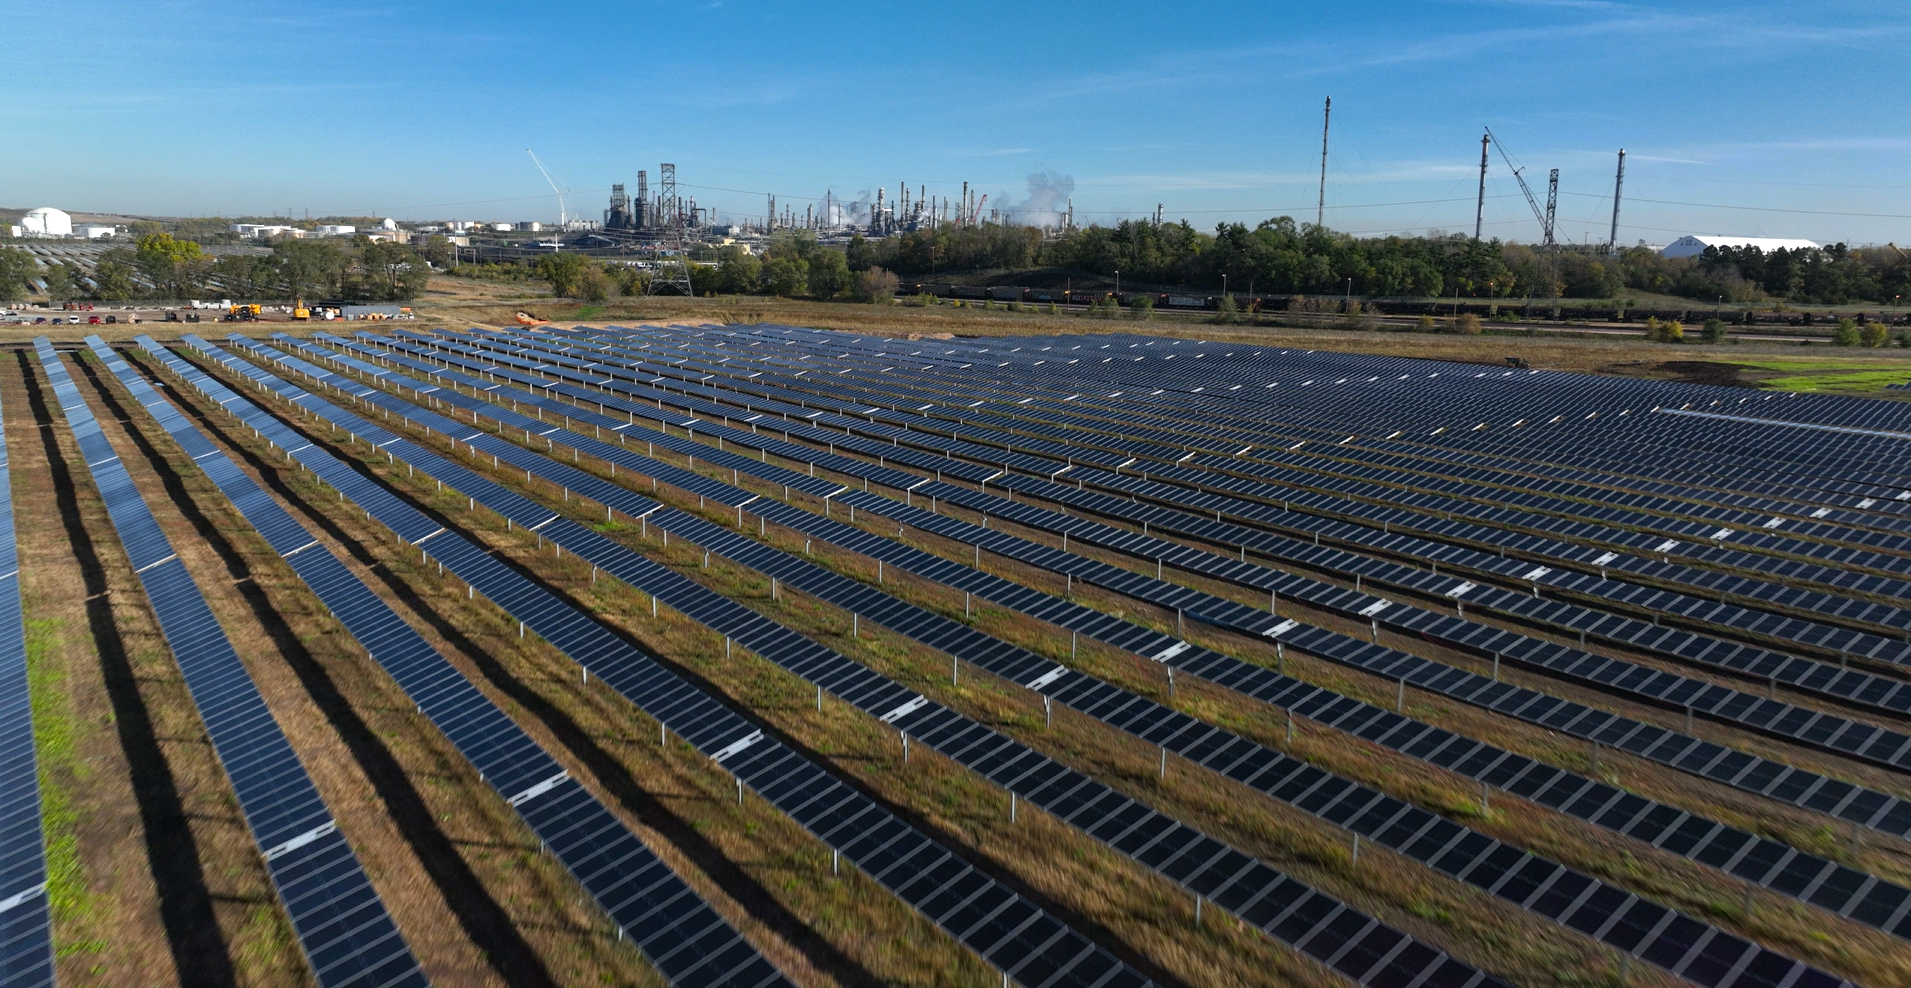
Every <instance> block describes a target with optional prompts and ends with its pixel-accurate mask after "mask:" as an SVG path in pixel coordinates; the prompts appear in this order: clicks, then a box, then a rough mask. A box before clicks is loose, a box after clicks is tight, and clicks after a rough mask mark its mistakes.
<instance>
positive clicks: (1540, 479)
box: [949, 382, 1911, 532]
mask: <svg viewBox="0 0 1911 988" xmlns="http://www.w3.org/2000/svg"><path fill="white" fill-rule="evenodd" d="M949 389H950V391H951V393H957V392H959V391H961V390H962V388H961V386H960V385H959V384H957V383H956V382H950V384H949ZM1097 390H1100V389H1097ZM1035 393H1036V394H1037V395H1038V396H1039V395H1042V394H1047V395H1050V396H1055V397H1049V398H1046V399H1042V398H1039V397H1038V400H1037V401H1036V402H1034V403H1033V407H1035V408H1040V409H1043V410H1044V411H1046V412H1049V413H1051V414H1059V415H1061V416H1062V418H1061V419H1059V421H1066V422H1070V423H1073V424H1075V425H1076V426H1078V427H1083V428H1089V429H1095V428H1106V427H1107V425H1108V423H1111V422H1120V423H1122V426H1123V427H1124V428H1125V427H1126V424H1127V423H1128V422H1129V421H1131V419H1129V418H1126V417H1116V416H1115V415H1114V414H1112V412H1111V406H1110V405H1109V403H1108V402H1107V401H1106V399H1107V398H1109V397H1112V396H1106V395H1098V394H1090V395H1086V396H1083V400H1082V401H1080V402H1079V403H1076V404H1074V405H1073V406H1072V407H1070V406H1066V405H1065V401H1066V399H1062V400H1057V399H1058V397H1059V394H1060V392H1059V388H1057V387H1054V386H1050V385H1047V384H1046V383H1045V384H1044V385H1043V386H1041V387H1039V388H1038V389H1036V391H1035ZM1097 399H1101V400H1097ZM1246 404H1247V402H1246V401H1245V400H1243V401H1240V402H1223V401H1208V402H1206V403H1205V406H1206V407H1204V408H1202V409H1201V411H1202V412H1203V415H1202V416H1200V417H1194V416H1191V415H1190V414H1189V411H1190V409H1188V408H1187V407H1186V406H1185V405H1180V406H1177V405H1175V404H1171V403H1165V402H1160V401H1156V402H1148V401H1146V400H1145V399H1144V400H1131V401H1130V402H1127V403H1124V404H1122V405H1120V406H1114V407H1115V408H1119V410H1120V411H1121V412H1130V411H1132V410H1133V406H1135V405H1143V406H1147V407H1152V408H1154V409H1156V410H1155V411H1154V412H1151V413H1150V414H1148V415H1146V416H1144V417H1143V418H1144V420H1147V421H1154V422H1158V423H1160V424H1161V425H1162V426H1163V427H1164V428H1165V429H1166V433H1165V435H1164V436H1163V439H1162V441H1163V442H1168V443H1172V444H1177V445H1180V444H1185V445H1189V446H1199V445H1202V444H1203V443H1204V442H1205V441H1206V434H1209V433H1212V434H1213V436H1214V438H1216V439H1234V440H1241V441H1248V442H1252V443H1254V444H1256V445H1259V446H1263V447H1266V448H1267V449H1268V450H1273V449H1281V448H1285V447H1286V446H1287V445H1289V444H1292V443H1293V442H1295V441H1296V440H1308V441H1309V442H1315V443H1318V442H1325V443H1329V444H1334V445H1335V447H1336V448H1334V449H1333V451H1332V455H1333V457H1334V458H1335V459H1340V460H1345V461H1349V462H1351V463H1354V464H1356V465H1358V464H1367V465H1384V466H1391V467H1395V468H1399V469H1403V470H1409V471H1413V472H1415V473H1417V474H1420V475H1422V476H1426V477H1430V478H1435V479H1438V478H1441V477H1452V478H1459V479H1465V480H1469V481H1473V482H1475V483H1482V484H1489V485H1492V486H1496V487H1503V488H1506V489H1508V490H1515V491H1526V492H1530V493H1543V494H1548V495H1552V496H1555V497H1558V496H1571V497H1580V498H1586V499H1590V500H1602V501H1611V502H1613V503H1617V504H1621V505H1624V506H1627V507H1630V508H1634V509H1638V510H1648V511H1655V512H1659V513H1665V514H1670V515H1680V514H1691V515H1695V516H1697V517H1701V518H1716V519H1719V520H1729V519H1730V518H1732V517H1734V515H1732V514H1724V513H1721V512H1738V513H1740V516H1743V517H1745V518H1746V519H1747V520H1748V521H1755V522H1762V516H1765V515H1771V514H1778V515H1790V516H1793V517H1794V518H1795V519H1796V520H1798V521H1800V522H1804V523H1807V524H1809V523H1816V522H1821V521H1822V520H1826V519H1828V521H1824V523H1826V524H1834V525H1835V524H1840V523H1845V524H1851V525H1858V526H1864V527H1867V528H1870V529H1872V530H1875V531H1879V532H1902V531H1905V530H1907V529H1911V519H1907V518H1904V517H1902V516H1894V515H1890V514H1884V513H1879V512H1875V511H1869V510H1863V509H1858V508H1857V502H1858V501H1859V500H1860V498H1858V497H1855V496H1854V497H1850V498H1848V499H1842V500H1841V499H1838V498H1832V499H1831V500H1832V504H1830V505H1825V504H1824V501H1825V500H1826V499H1825V497H1824V494H1825V493H1826V492H1823V491H1816V490H1812V489H1811V488H1804V487H1793V486H1789V485H1781V484H1753V485H1751V487H1750V489H1741V490H1732V489H1729V488H1727V489H1716V488H1707V487H1704V486H1700V485H1698V484H1696V483H1693V482H1690V481H1685V480H1677V481H1675V480H1663V479H1660V480H1646V479H1633V478H1631V477H1628V476H1625V475H1621V474H1611V473H1605V472H1594V471H1590V470H1579V469H1568V468H1559V467H1550V466H1547V465H1544V464H1537V463H1534V462H1531V461H1522V460H1515V459H1512V458H1504V457H1491V456H1486V455H1478V454H1474V455H1465V454H1453V453H1450V452H1449V451H1446V450H1443V449H1440V448H1439V447H1429V446H1422V445H1420V444H1419V443H1417V442H1410V441H1408V440H1406V439H1404V438H1403V439H1399V440H1398V441H1394V440H1380V439H1377V437H1365V438H1364V439H1363V440H1360V441H1356V442H1354V443H1351V444H1347V445H1344V446H1342V445H1339V444H1341V443H1342V442H1343V440H1344V439H1345V437H1346V433H1345V431H1344V430H1340V431H1334V430H1330V429H1327V428H1322V427H1317V426H1306V425H1298V424H1295V423H1292V422H1269V421H1267V420H1264V419H1257V418H1256V417H1255V416H1254V415H1252V414H1250V413H1248V412H1247V410H1246V408H1245V407H1243V406H1245V405H1246ZM1088 409H1096V410H1099V415H1096V414H1091V413H1089V412H1087V411H1086V410H1088ZM1011 410H1013V406H1011ZM996 417H997V418H998V419H999V418H1000V417H1001V416H1000V415H998V416H996ZM1196 436H1199V437H1202V438H1201V439H1200V440H1199V441H1194V442H1191V441H1190V437H1196ZM1215 449H1216V451H1221V448H1220V447H1215ZM1232 449H1233V447H1228V448H1227V451H1229V452H1231V451H1232ZM1265 451H1266V450H1264V452H1265ZM1720 479H1723V478H1720ZM1780 491H1784V492H1785V493H1784V494H1780V493H1779V492H1780ZM1821 506H1824V507H1825V508H1826V510H1825V511H1824V512H1823V513H1819V512H1818V510H1817V509H1818V508H1819V507H1821ZM1873 507H1875V505H1874V506H1873Z"/></svg>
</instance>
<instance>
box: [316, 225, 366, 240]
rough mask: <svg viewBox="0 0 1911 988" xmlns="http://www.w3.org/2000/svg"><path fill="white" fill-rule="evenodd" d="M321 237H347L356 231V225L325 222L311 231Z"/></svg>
mask: <svg viewBox="0 0 1911 988" xmlns="http://www.w3.org/2000/svg"><path fill="white" fill-rule="evenodd" d="M312 232H313V233H316V234H318V235H319V236H321V237H349V236H351V235H352V234H354V233H357V232H358V227H355V226H351V225H349V224H345V223H339V224H327V225H325V226H321V227H319V228H318V229H316V230H313V231H312Z"/></svg>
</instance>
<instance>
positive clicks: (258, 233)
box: [227, 223, 305, 239]
mask: <svg viewBox="0 0 1911 988" xmlns="http://www.w3.org/2000/svg"><path fill="white" fill-rule="evenodd" d="M227 229H229V230H231V231H232V232H233V233H236V234H238V235H239V236H241V237H252V238H255V239H256V238H262V237H286V236H290V237H303V236H305V231H304V230H301V229H299V228H298V227H296V226H278V225H275V224H271V223H234V224H232V225H231V226H229V227H227Z"/></svg>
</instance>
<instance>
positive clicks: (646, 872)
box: [89, 336, 790, 988]
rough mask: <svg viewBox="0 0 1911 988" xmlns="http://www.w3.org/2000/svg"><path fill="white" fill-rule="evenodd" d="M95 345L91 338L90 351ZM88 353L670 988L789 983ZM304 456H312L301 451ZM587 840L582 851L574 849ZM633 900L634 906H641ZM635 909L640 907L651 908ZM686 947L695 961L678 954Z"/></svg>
mask: <svg viewBox="0 0 1911 988" xmlns="http://www.w3.org/2000/svg"><path fill="white" fill-rule="evenodd" d="M89 342H92V340H90V339H89ZM139 342H140V344H141V345H142V346H144V347H146V349H147V350H148V352H150V353H152V354H154V355H155V356H157V357H159V358H160V359H161V360H162V361H164V362H165V363H166V364H167V366H168V367H169V368H170V369H171V370H173V371H174V372H175V373H177V374H179V375H180V376H181V377H183V378H185V379H186V380H187V381H189V382H190V383H191V384H193V385H194V386H195V387H197V388H198V389H199V390H200V391H202V392H203V393H205V394H206V396H207V397H209V398H211V399H213V400H214V401H215V402H217V403H218V404H219V405H220V406H221V407H222V408H224V409H226V410H227V411H228V412H231V413H233V414H235V415H238V416H239V417H240V418H241V419H242V420H244V421H246V422H247V424H249V425H257V426H258V427H259V428H260V431H261V432H262V433H263V434H264V435H266V437H267V438H268V439H270V440H271V441H272V442H273V443H274V444H275V445H279V444H283V445H285V446H287V447H294V448H303V447H304V446H305V445H306V444H305V442H304V441H303V440H302V439H301V438H300V437H299V436H298V434H297V433H294V432H292V430H290V429H289V428H286V427H285V426H284V425H282V424H280V423H278V422H276V421H273V420H271V419H270V418H269V417H268V416H266V415H264V414H262V413H261V412H260V411H259V410H258V409H257V407H256V406H254V405H252V404H251V403H250V402H248V401H247V400H246V399H245V398H243V397H240V396H238V395H236V394H233V393H232V392H231V391H229V390H227V389H226V388H225V386H224V385H221V384H219V383H218V382H217V381H215V380H213V379H212V378H210V377H207V376H206V375H205V374H204V373H203V372H201V371H199V370H198V368H196V367H194V366H192V365H191V364H188V363H186V362H185V361H183V360H180V359H178V358H177V357H175V356H173V355H172V354H171V353H168V352H167V351H165V350H164V349H163V348H161V347H160V346H159V345H158V344H157V343H155V342H153V341H152V339H151V338H150V337H143V336H142V337H140V338H139ZM94 352H95V353H97V354H99V355H100V357H101V359H103V360H105V361H106V362H107V365H108V366H109V367H110V368H111V369H112V370H113V372H114V373H115V374H116V375H117V376H118V377H119V380H120V381H121V383H123V384H124V385H126V387H127V388H128V390H130V391H131V392H132V393H133V395H134V397H135V398H136V399H137V400H138V401H139V402H140V404H141V405H143V406H145V408H146V409H147V411H149V412H151V413H153V415H154V417H155V418H157V419H158V420H159V421H160V423H161V424H162V425H164V426H165V428H166V429H167V431H168V432H169V433H171V434H172V435H173V437H174V438H175V439H176V440H178V441H179V443H180V445H181V446H182V447H183V448H187V449H192V448H194V447H196V446H197V445H199V444H202V443H204V444H205V445H206V446H207V447H208V449H207V452H206V453H205V454H202V455H201V456H200V457H198V458H197V462H198V463H199V465H200V467H201V468H202V469H204V470H206V472H207V473H208V475H210V476H211V477H212V479H213V480H214V482H215V483H217V484H218V485H219V488H220V490H221V491H223V492H224V493H225V494H226V495H227V496H228V497H229V498H230V499H231V500H232V501H233V503H234V504H235V505H236V506H238V507H239V508H240V511H241V513H242V514H244V515H245V518H246V520H247V521H248V522H251V523H252V525H253V527H254V528H256V529H257V530H258V531H259V532H260V533H261V534H262V535H264V536H265V537H266V541H267V542H269V543H271V545H272V548H273V549H274V550H275V551H276V552H278V553H279V555H280V556H281V557H282V558H285V560H286V562H287V563H288V564H290V565H291V567H292V568H293V570H295V571H296V572H297V573H298V574H299V576H300V578H302V579H303V580H304V581H305V582H306V585H307V586H309V587H310V588H311V589H312V590H313V592H314V593H316V594H317V595H318V596H319V599H320V600H322V601H324V603H325V605H326V607H327V608H329V609H330V610H331V612H332V614H333V616H335V617H337V618H338V619H339V622H340V623H341V624H343V625H345V627H346V630H348V631H350V632H351V633H352V635H353V636H354V637H355V638H357V639H358V641H359V642H360V643H361V644H363V645H364V646H365V647H366V650H367V652H368V653H369V654H370V655H371V657H372V659H373V660H374V661H376V662H378V663H379V665H380V666H382V667H383V668H384V669H385V670H386V671H387V672H389V673H390V674H391V675H392V678H393V679H394V680H396V681H397V683H398V685H399V686H400V688H402V689H403V690H404V691H405V693H406V695H407V696H409V697H410V698H411V699H412V700H413V702H415V703H416V704H417V705H418V710H419V712H421V713H423V714H424V715H425V716H426V717H428V718H430V719H431V721H432V723H433V724H435V725H437V726H438V727H439V729H441V730H443V731H444V732H445V733H446V735H447V737H449V738H450V740H451V741H452V743H453V744H454V745H455V746H456V747H457V748H458V750H459V751H460V752H462V753H463V754H464V755H465V757H467V758H468V759H470V761H471V763H472V765H473V766H474V767H475V768H477V769H478V771H479V773H480V774H481V776H482V777H483V778H484V780H485V781H486V782H487V783H489V784H490V785H491V786H492V788H494V789H495V790H497V792H498V794H499V795H501V796H503V797H504V798H505V799H506V800H508V801H509V802H510V804H511V806H512V807H513V808H514V809H516V810H517V812H518V814H519V815H520V816H522V817H523V818H524V819H525V821H526V822H527V823H528V824H530V826H531V829H532V830H533V831H534V832H536V833H537V835H538V837H539V839H541V840H542V841H544V842H545V844H546V846H548V847H551V848H552V849H553V853H554V854H555V855H556V856H557V858H558V860H559V861H560V862H561V863H562V864H563V865H564V866H565V867H566V868H567V869H568V870H569V871H570V872H571V874H572V875H573V876H575V877H576V878H577V879H578V880H579V881H580V882H581V883H582V884H583V885H584V887H585V889H586V890H587V891H589V892H590V893H591V895H592V897H593V898H594V899H595V900H596V901H597V903H598V905H599V906H601V907H603V908H604V909H605V910H606V911H607V912H610V911H612V910H617V911H618V913H617V916H618V919H619V923H620V928H621V929H622V931H623V934H624V935H625V936H627V937H629V938H630V939H631V940H632V941H633V942H634V943H636V945H637V946H638V948H639V949H641V950H643V951H644V953H645V955H646V956H647V957H650V958H651V959H652V961H653V963H656V964H657V966H658V969H659V970H660V971H661V972H662V973H663V974H664V976H665V977H666V978H667V979H669V981H670V982H671V983H672V984H675V985H725V986H734V988H768V986H773V985H788V984H790V982H789V981H788V980H787V979H786V978H785V977H784V976H783V975H782V973H781V972H779V971H777V970H776V968H775V967H774V966H772V965H771V964H770V963H769V962H768V961H767V960H765V959H764V958H763V956H762V954H761V953H759V952H758V951H757V950H756V949H755V948H754V947H752V946H750V944H749V943H748V941H746V940H744V939H743V937H742V936H741V935H740V934H739V933H738V932H737V931H736V929H735V928H734V927H732V926H730V925H729V923H727V922H726V921H725V920H724V919H723V918H722V917H721V916H720V915H718V914H717V913H716V911H715V910H713V909H712V908H711V907H710V905H709V903H708V902H706V901H704V900H703V899H702V898H701V897H699V896H697V895H696V894H695V893H694V892H692V891H691V889H690V887H689V886H688V885H687V884H686V883H685V882H684V881H683V879H682V878H681V877H679V876H677V875H676V874H675V873H673V872H671V871H670V870H669V869H668V868H666V867H664V866H663V864H662V862H661V861H659V860H658V858H657V856H656V855H655V854H654V853H652V852H651V851H650V849H649V848H647V847H645V846H644V845H643V843H642V842H641V841H639V840H638V838H637V836H636V835H635V834H634V833H632V832H631V830H630V829H629V828H628V827H626V826H624V825H623V823H622V822H621V821H619V820H618V819H617V818H616V817H615V816H614V815H613V814H612V813H611V811H610V809H609V808H608V807H606V806H605V805H604V804H603V803H602V802H600V801H599V800H597V799H596V798H595V797H594V796H592V795H591V794H590V793H589V792H587V791H585V790H584V789H582V788H581V787H579V786H578V784H577V783H576V782H575V781H573V780H571V779H570V778H569V775H568V773H566V772H565V770H564V769H563V768H562V766H560V765H559V764H558V763H557V761H556V760H555V759H553V758H552V757H551V756H550V755H549V754H547V753H546V752H545V751H544V750H543V749H542V748H540V747H539V746H538V745H537V743H536V742H535V741H533V740H532V739H531V737H530V736H529V735H528V734H526V733H525V732H524V730H523V729H522V728H520V727H518V726H517V724H516V723H515V722H513V721H512V720H511V718H510V717H509V715H507V714H506V713H505V712H504V711H503V710H501V709H499V708H498V706H497V705H496V704H494V703H492V702H491V701H490V700H489V699H487V698H486V697H485V695H484V694H483V693H482V692H480V691H479V690H478V689H477V687H476V686H474V685H473V684H472V683H471V682H470V681H469V680H467V679H466V678H465V677H464V676H463V675H462V674H460V673H459V672H458V670H457V669H456V667H454V666H452V664H451V663H450V662H448V661H446V660H445V658H444V657H443V656H441V655H440V654H438V652H437V650H435V649H433V648H432V647H431V645H430V644H429V643H428V642H426V641H425V639H424V638H423V636H421V635H419V634H418V632H417V631H416V630H414V629H413V628H412V627H411V626H410V625H409V624H407V623H405V621H404V620H403V619H402V618H400V617H399V616H398V615H397V614H396V613H395V612H393V611H392V609H391V608H390V606H388V605H387V604H386V603H385V602H384V600H382V599H381V598H380V597H379V596H378V595H377V594H375V593H373V592H372V590H371V589H370V588H369V587H367V586H366V585H365V584H364V582H363V581H361V580H360V579H359V578H358V577H357V576H356V575H354V574H353V573H352V572H351V571H350V570H348V569H347V568H346V567H345V565H344V564H343V563H342V562H341V561H340V560H339V559H338V557H336V556H335V555H333V554H332V552H331V550H330V549H329V548H327V547H325V546H322V545H317V544H315V543H316V540H315V539H314V538H313V536H312V535H311V533H310V532H308V531H307V530H306V529H305V528H304V527H303V526H302V525H300V524H299V523H298V522H297V521H295V520H294V519H293V518H292V516H291V515H290V514H289V513H287V512H286V511H285V509H283V508H281V507H280V506H279V505H278V503H277V502H276V501H273V500H272V499H271V498H270V497H268V496H267V495H266V494H265V492H264V491H263V490H262V489H260V487H259V486H258V485H257V484H256V483H255V482H254V481H253V480H252V479H251V478H250V477H249V476H247V475H246V474H244V473H243V472H241V471H240V470H239V469H238V468H237V466H236V465H235V464H233V462H232V461H231V460H230V459H229V458H228V457H226V455H225V454H224V453H223V452H219V451H218V450H217V449H214V448H211V446H210V443H208V442H207V441H206V439H205V436H204V434H203V433H201V432H200V431H199V430H198V429H197V427H195V426H194V425H192V423H191V422H190V421H188V420H187V419H186V418H185V416H183V415H182V414H180V413H179V411H178V410H177V409H176V408H175V407H174V406H173V405H172V403H171V402H168V401H166V400H165V398H164V397H162V396H161V395H159V394H158V393H157V392H156V391H154V389H153V388H152V387H151V386H149V385H147V384H146V382H145V381H144V380H143V379H141V378H140V377H139V376H138V375H137V374H136V373H134V371H133V370H132V368H131V367H130V366H128V365H127V364H126V362H125V361H123V360H121V359H120V358H119V357H118V355H117V354H114V353H113V352H112V351H111V350H109V349H107V348H106V347H105V345H104V344H103V343H95V345H94ZM306 454H307V455H308V456H316V455H318V454H317V452H316V451H314V450H306ZM577 834H588V835H589V839H588V840H577V839H573V837H574V835H577ZM633 896H636V898H633ZM633 903H646V904H648V907H647V908H646V907H643V906H636V907H633ZM626 919H627V920H629V922H627V923H626V922H624V920H626ZM682 938H687V939H689V940H693V941H695V942H696V943H697V944H698V950H697V951H696V952H686V951H673V950H670V949H668V946H669V945H670V944H673V943H675V942H677V941H678V940H679V939H682Z"/></svg>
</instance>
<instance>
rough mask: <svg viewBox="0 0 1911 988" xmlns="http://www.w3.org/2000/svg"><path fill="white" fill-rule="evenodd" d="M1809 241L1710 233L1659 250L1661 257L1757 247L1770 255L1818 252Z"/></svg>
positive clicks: (1685, 237) (1675, 242)
mask: <svg viewBox="0 0 1911 988" xmlns="http://www.w3.org/2000/svg"><path fill="white" fill-rule="evenodd" d="M1819 246H1820V245H1819V244H1815V243H1813V242H1811V241H1809V240H1783V239H1780V238H1778V237H1727V236H1722V235H1717V234H1709V233H1688V234H1686V235H1685V236H1683V237H1680V238H1679V239H1677V240H1674V241H1673V242H1671V243H1669V244H1666V245H1665V246H1664V247H1662V248H1660V249H1659V256H1660V257H1697V256H1698V255H1700V254H1703V253H1705V249H1706V248H1707V247H1719V248H1725V247H1736V248H1739V249H1744V248H1747V247H1757V248H1758V249H1759V250H1762V251H1764V252H1765V253H1767V254H1769V253H1771V252H1772V251H1775V250H1817V249H1818V248H1819Z"/></svg>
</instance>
